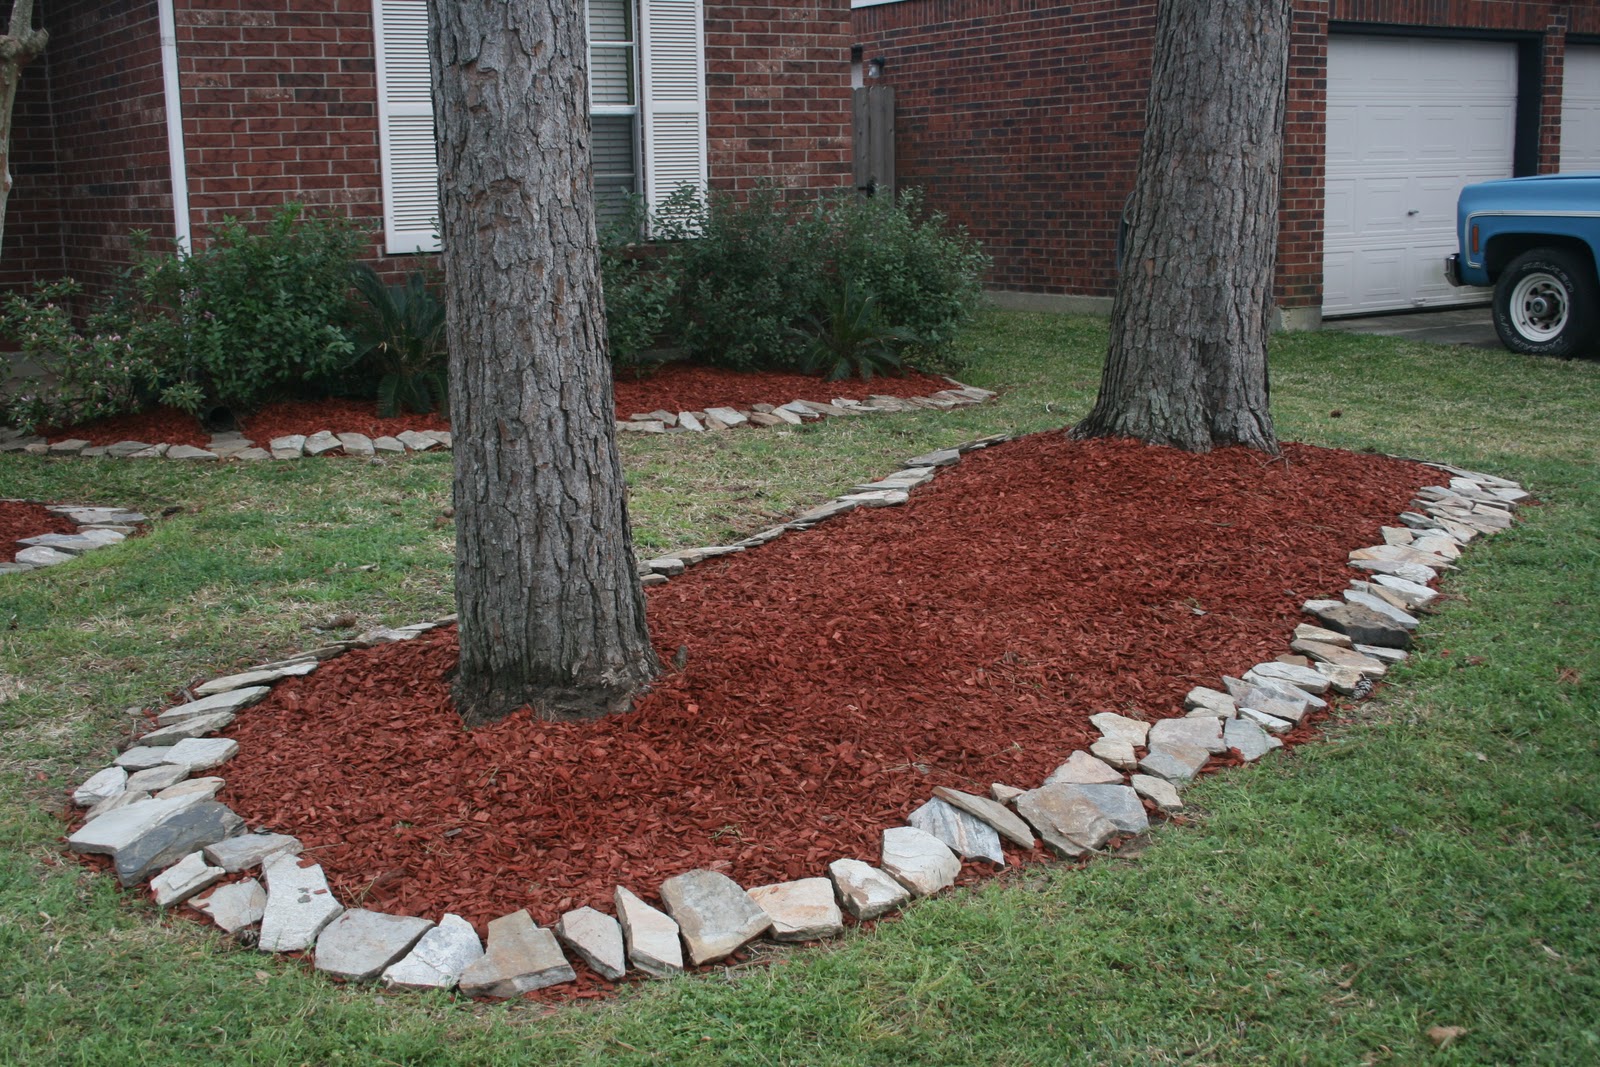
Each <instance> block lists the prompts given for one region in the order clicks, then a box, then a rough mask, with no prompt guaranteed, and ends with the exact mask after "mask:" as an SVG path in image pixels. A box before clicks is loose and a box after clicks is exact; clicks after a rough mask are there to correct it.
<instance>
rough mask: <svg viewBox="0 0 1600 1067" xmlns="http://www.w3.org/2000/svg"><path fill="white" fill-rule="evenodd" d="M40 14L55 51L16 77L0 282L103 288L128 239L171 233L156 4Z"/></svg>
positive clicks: (134, 0)
mask: <svg viewBox="0 0 1600 1067" xmlns="http://www.w3.org/2000/svg"><path fill="white" fill-rule="evenodd" d="M6 6H7V7H8V8H9V5H6ZM40 9H42V10H41V18H42V25H43V26H44V27H45V28H46V29H48V30H49V31H50V43H49V45H48V46H47V48H46V50H45V54H44V55H43V56H42V57H41V58H40V59H38V60H35V61H34V63H33V64H32V65H31V66H29V67H28V68H27V69H26V70H24V71H23V75H22V82H21V86H20V92H19V100H18V110H17V112H16V124H15V144H16V146H17V148H18V159H17V164H18V165H17V167H16V170H15V171H14V174H15V177H16V184H15V186H14V187H13V188H12V192H11V198H10V202H9V203H8V205H7V211H6V215H7V219H6V222H7V225H6V235H5V248H4V252H3V254H0V285H15V284H19V283H22V282H27V281H31V280H33V279H34V278H36V277H53V276H57V275H60V274H71V275H74V276H76V277H78V278H80V279H83V280H84V281H85V282H87V283H89V284H91V285H93V284H100V283H103V282H105V281H107V280H109V278H110V271H111V268H112V267H113V266H114V265H115V264H117V263H119V262H123V261H125V260H126V258H127V255H128V249H129V247H130V245H129V233H130V231H132V230H135V229H144V230H148V231H150V232H151V233H152V234H153V235H154V236H156V237H169V238H170V237H171V236H172V233H173V223H172V199H171V188H170V185H169V182H168V171H169V168H168V165H167V136H166V126H165V122H166V118H165V111H164V109H163V106H162V97H161V51H160V44H159V41H160V37H159V34H158V33H157V27H156V6H155V3H154V2H153V0H56V2H53V3H48V4H42V5H40ZM36 10H38V9H36Z"/></svg>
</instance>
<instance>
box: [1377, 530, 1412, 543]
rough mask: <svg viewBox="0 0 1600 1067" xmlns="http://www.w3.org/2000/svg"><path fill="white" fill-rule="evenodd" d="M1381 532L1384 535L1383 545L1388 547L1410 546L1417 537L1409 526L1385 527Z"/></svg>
mask: <svg viewBox="0 0 1600 1067" xmlns="http://www.w3.org/2000/svg"><path fill="white" fill-rule="evenodd" d="M1379 532H1380V533H1381V534H1383V543H1384V544H1386V545H1409V544H1410V543H1411V542H1412V541H1414V540H1416V537H1417V535H1416V534H1415V533H1414V532H1412V530H1411V527H1409V526H1383V527H1380V528H1379Z"/></svg>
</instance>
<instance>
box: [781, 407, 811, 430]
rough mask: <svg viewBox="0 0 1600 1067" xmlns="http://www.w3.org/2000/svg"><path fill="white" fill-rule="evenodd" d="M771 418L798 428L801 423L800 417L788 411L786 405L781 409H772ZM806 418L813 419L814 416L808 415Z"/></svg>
mask: <svg viewBox="0 0 1600 1067" xmlns="http://www.w3.org/2000/svg"><path fill="white" fill-rule="evenodd" d="M772 417H773V418H775V419H782V420H783V421H784V422H786V423H788V424H789V425H790V426H799V425H800V424H801V422H802V421H803V419H802V417H801V416H800V415H798V414H796V413H795V412H794V411H792V410H790V409H789V407H788V406H787V405H786V406H784V407H781V408H773V409H772ZM807 417H810V418H815V417H816V416H814V415H810V414H809V413H808V415H807Z"/></svg>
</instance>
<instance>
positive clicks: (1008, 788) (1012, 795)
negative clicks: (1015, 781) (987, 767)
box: [989, 782, 1027, 804]
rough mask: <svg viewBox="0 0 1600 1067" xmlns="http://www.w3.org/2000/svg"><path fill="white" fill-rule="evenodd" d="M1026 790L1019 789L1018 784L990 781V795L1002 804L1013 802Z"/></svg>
mask: <svg viewBox="0 0 1600 1067" xmlns="http://www.w3.org/2000/svg"><path fill="white" fill-rule="evenodd" d="M1026 792H1027V790H1026V789H1018V788H1017V787H1016V786H1014V785H1006V784H1005V783H1004V782H990V783H989V795H990V796H992V797H994V798H995V800H997V801H999V802H1000V803H1001V804H1011V803H1013V802H1015V801H1016V799H1017V798H1018V797H1020V796H1021V795H1022V794H1024V793H1026Z"/></svg>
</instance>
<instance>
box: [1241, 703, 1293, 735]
mask: <svg viewBox="0 0 1600 1067" xmlns="http://www.w3.org/2000/svg"><path fill="white" fill-rule="evenodd" d="M1239 717H1240V718H1241V719H1245V720H1247V721H1249V722H1253V723H1255V724H1256V725H1257V726H1260V727H1261V728H1262V729H1264V730H1268V731H1271V732H1272V733H1275V734H1286V733H1288V732H1289V731H1290V730H1293V729H1294V723H1292V722H1290V721H1289V720H1288V719H1280V718H1278V717H1277V716H1276V715H1268V714H1267V713H1266V712H1264V711H1257V710H1256V709H1255V708H1240V709H1239Z"/></svg>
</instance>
